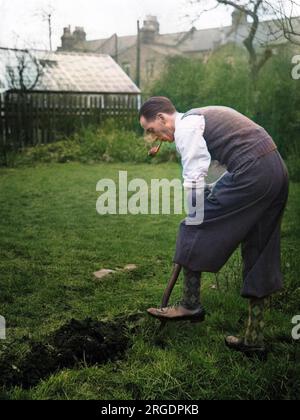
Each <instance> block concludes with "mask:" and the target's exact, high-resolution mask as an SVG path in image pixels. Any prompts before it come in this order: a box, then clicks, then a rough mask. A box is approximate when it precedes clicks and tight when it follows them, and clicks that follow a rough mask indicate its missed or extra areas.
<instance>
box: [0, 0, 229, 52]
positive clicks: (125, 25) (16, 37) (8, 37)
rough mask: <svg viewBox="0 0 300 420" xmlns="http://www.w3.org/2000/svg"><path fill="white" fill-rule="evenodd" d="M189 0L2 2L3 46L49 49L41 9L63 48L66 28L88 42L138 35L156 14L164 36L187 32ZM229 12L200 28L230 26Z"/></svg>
mask: <svg viewBox="0 0 300 420" xmlns="http://www.w3.org/2000/svg"><path fill="white" fill-rule="evenodd" d="M188 4H189V0H0V17H1V24H0V46H1V47H18V48H23V47H34V48H41V49H48V47H49V41H48V39H49V38H48V26H47V22H46V21H43V18H42V16H41V14H42V13H41V10H42V9H43V8H44V9H46V10H47V9H49V6H51V7H52V8H53V10H54V12H53V47H54V49H56V48H57V47H58V46H59V45H61V41H60V37H61V35H62V33H63V27H65V26H68V25H71V26H72V28H74V27H75V26H83V27H84V28H85V31H86V33H87V39H89V40H90V39H99V38H106V37H109V36H110V35H112V34H113V33H117V34H118V35H132V34H135V33H136V21H137V20H138V19H140V20H143V19H144V17H145V16H146V15H148V14H151V15H156V16H157V17H158V18H159V21H160V24H161V33H170V32H179V31H183V30H188V29H189V28H190V27H191V26H192V24H191V20H190V19H187V18H184V17H185V15H186V14H187V12H188V10H190V9H189V7H187V5H188ZM230 22H231V18H230V10H227V11H226V9H224V8H220V10H219V11H214V12H210V13H209V14H206V15H205V16H203V17H202V18H201V19H200V20H199V21H197V23H196V24H195V26H196V27H197V28H199V29H200V28H205V27H216V26H221V25H223V26H226V25H228V24H230Z"/></svg>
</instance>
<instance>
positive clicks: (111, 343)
mask: <svg viewBox="0 0 300 420" xmlns="http://www.w3.org/2000/svg"><path fill="white" fill-rule="evenodd" d="M126 321H128V318H127V319H126ZM126 321H125V317H124V318H119V319H118V322H101V321H94V320H92V319H86V320H83V321H78V320H75V319H72V320H71V321H70V322H68V323H67V324H65V325H63V326H62V327H61V328H60V329H59V330H57V331H55V332H54V333H53V334H51V335H50V336H49V337H47V339H46V340H45V342H30V345H29V350H28V351H27V352H26V354H25V355H24V356H23V357H22V358H21V359H19V360H17V359H16V356H15V355H14V354H13V353H12V352H11V350H10V351H8V352H5V355H4V357H0V372H1V374H0V385H4V386H6V387H11V386H16V385H18V386H22V387H23V388H25V389H28V388H31V387H33V386H35V385H37V384H38V382H39V381H40V380H41V379H44V378H46V377H48V376H49V375H51V374H52V373H55V372H57V371H58V370H61V369H63V368H72V367H75V366H77V365H78V364H80V363H84V364H85V365H89V366H90V365H94V364H103V363H106V362H108V361H115V360H119V359H121V358H122V357H123V356H124V354H125V352H126V350H127V349H128V348H129V346H130V339H129V334H128V332H129V331H130V333H131V334H132V333H133V332H134V331H133V330H132V326H131V329H130V328H128V326H127V322H126ZM131 321H132V320H131Z"/></svg>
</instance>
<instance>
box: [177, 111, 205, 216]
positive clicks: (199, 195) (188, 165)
mask: <svg viewBox="0 0 300 420" xmlns="http://www.w3.org/2000/svg"><path fill="white" fill-rule="evenodd" d="M204 130H205V119H204V117H203V116H197V115H192V116H189V117H186V118H185V119H184V120H182V121H181V123H180V125H179V127H178V129H176V134H175V141H176V147H177V150H178V152H179V153H180V155H181V162H182V167H183V179H184V183H183V186H184V189H185V194H186V197H187V204H188V213H189V217H188V218H187V219H186V221H187V222H189V224H200V223H202V221H203V210H204V188H205V177H206V176H207V173H208V169H209V166H210V163H211V156H210V153H209V151H208V148H207V144H206V141H205V139H204V137H203V134H204Z"/></svg>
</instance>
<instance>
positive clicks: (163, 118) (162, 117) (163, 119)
mask: <svg viewBox="0 0 300 420" xmlns="http://www.w3.org/2000/svg"><path fill="white" fill-rule="evenodd" d="M156 118H158V119H159V120H160V122H161V123H163V124H165V123H166V117H165V116H164V114H163V113H162V112H160V113H159V114H157V116H156Z"/></svg>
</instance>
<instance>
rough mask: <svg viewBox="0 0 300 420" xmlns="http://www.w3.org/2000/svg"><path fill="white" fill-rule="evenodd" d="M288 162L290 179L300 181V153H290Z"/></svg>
mask: <svg viewBox="0 0 300 420" xmlns="http://www.w3.org/2000/svg"><path fill="white" fill-rule="evenodd" d="M286 164H287V167H288V171H289V175H290V180H291V181H294V182H300V156H299V155H290V156H289V157H288V158H287V160H286Z"/></svg>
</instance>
